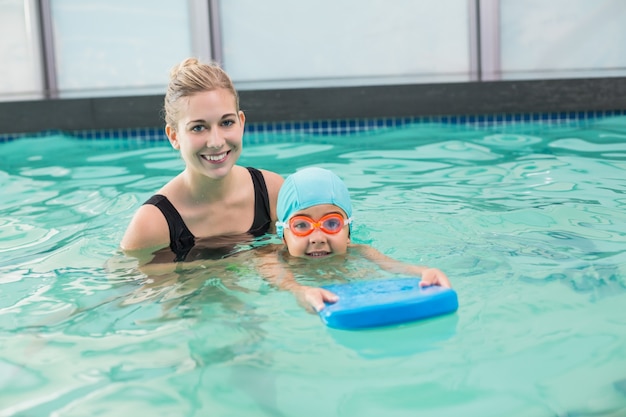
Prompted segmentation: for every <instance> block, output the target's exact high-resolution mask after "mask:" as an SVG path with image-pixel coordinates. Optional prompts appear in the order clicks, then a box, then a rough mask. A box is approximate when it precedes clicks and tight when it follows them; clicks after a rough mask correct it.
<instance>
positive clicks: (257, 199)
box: [246, 167, 272, 236]
mask: <svg viewBox="0 0 626 417" xmlns="http://www.w3.org/2000/svg"><path fill="white" fill-rule="evenodd" d="M246 169H247V170H248V172H250V176H251V177H252V184H253V185H254V221H253V222H252V227H250V230H248V233H250V234H251V235H253V236H262V235H264V234H265V233H267V231H268V230H269V228H270V226H271V225H272V217H271V215H270V198H269V195H268V193H267V185H266V184H265V178H264V177H263V173H262V172H261V171H259V170H258V169H256V168H252V167H246Z"/></svg>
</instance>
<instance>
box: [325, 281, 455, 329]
mask: <svg viewBox="0 0 626 417" xmlns="http://www.w3.org/2000/svg"><path fill="white" fill-rule="evenodd" d="M419 283H420V280H419V279H418V278H393V279H380V280H373V281H361V282H351V283H347V284H334V285H325V286H323V288H326V289H327V290H329V291H332V292H333V293H335V294H337V295H338V296H339V301H337V302H336V303H327V304H326V306H325V307H324V308H323V309H322V310H320V311H319V316H320V318H321V319H322V321H323V322H324V323H325V324H326V325H327V326H329V327H332V328H335V329H364V328H370V327H379V326H388V325H392V324H400V323H406V322H410V321H415V320H421V319H425V318H428V317H433V316H438V315H441V314H447V313H452V312H454V311H456V310H457V309H458V307H459V302H458V298H457V295H456V292H455V291H454V290H453V289H450V288H444V287H440V286H435V285H433V286H428V287H420V285H419Z"/></svg>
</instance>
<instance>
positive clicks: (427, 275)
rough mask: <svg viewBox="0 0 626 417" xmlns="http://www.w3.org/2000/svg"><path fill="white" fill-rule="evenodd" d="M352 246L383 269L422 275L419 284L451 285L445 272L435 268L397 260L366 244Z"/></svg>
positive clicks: (397, 272)
mask: <svg viewBox="0 0 626 417" xmlns="http://www.w3.org/2000/svg"><path fill="white" fill-rule="evenodd" d="M352 247H353V248H354V249H356V250H357V251H358V252H359V253H360V254H361V255H363V257H365V258H366V259H368V260H370V261H372V262H374V263H376V264H377V265H378V266H380V267H381V268H382V269H384V270H385V271H389V272H393V273H396V274H409V275H415V276H420V277H422V281H421V282H420V285H421V286H428V285H439V286H442V287H446V288H451V287H452V286H451V285H450V280H448V277H447V276H446V274H444V273H443V272H442V271H441V270H439V269H437V268H429V267H427V266H423V265H412V264H407V263H405V262H401V261H398V260H397V259H393V258H391V257H389V256H387V255H385V254H383V253H381V252H379V251H378V250H376V249H374V248H373V247H371V246H367V245H352Z"/></svg>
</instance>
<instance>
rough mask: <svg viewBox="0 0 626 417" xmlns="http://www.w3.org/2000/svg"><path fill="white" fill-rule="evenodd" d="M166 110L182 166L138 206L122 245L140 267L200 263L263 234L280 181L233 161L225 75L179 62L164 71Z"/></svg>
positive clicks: (238, 127) (237, 137)
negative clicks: (168, 77) (182, 262)
mask: <svg viewBox="0 0 626 417" xmlns="http://www.w3.org/2000/svg"><path fill="white" fill-rule="evenodd" d="M164 111H165V122H166V127H165V133H166V134H167V137H168V139H169V142H170V144H171V145H172V147H173V148H174V149H176V150H178V151H180V155H181V157H182V159H183V161H184V162H185V169H184V170H183V171H182V172H181V173H180V174H179V175H177V176H176V177H175V178H173V179H172V180H170V181H169V182H168V183H167V184H165V185H164V186H163V187H162V188H161V189H160V190H158V191H157V192H156V194H155V195H153V196H152V197H151V198H149V199H148V200H147V201H146V202H145V203H144V204H143V205H142V206H141V207H139V209H138V210H137V212H136V213H135V216H134V217H133V219H132V220H131V222H130V224H129V226H128V228H127V230H126V233H125V234H124V237H123V238H122V241H121V244H120V246H121V248H122V249H123V250H124V251H125V252H126V253H127V254H129V253H130V254H132V255H133V256H135V257H136V258H138V259H139V261H140V264H146V263H148V262H150V263H153V264H160V263H171V262H180V261H191V260H201V259H207V258H210V257H214V258H215V257H221V256H223V255H224V253H228V251H229V250H231V249H232V247H233V245H234V244H236V243H237V242H242V241H247V240H250V239H251V238H252V237H256V236H262V235H263V234H265V233H266V232H268V230H269V229H270V226H272V224H273V222H274V221H275V220H276V198H277V195H278V190H279V189H280V186H281V184H282V182H283V178H282V177H281V176H280V175H278V174H277V173H274V172H270V171H265V170H257V169H254V168H244V167H241V166H237V165H236V162H237V160H238V159H239V156H240V155H241V149H242V137H243V132H244V125H245V116H244V113H243V112H242V111H241V110H240V109H239V99H238V95H237V92H236V90H235V87H234V86H233V83H232V82H231V80H230V78H229V77H228V75H227V74H226V73H225V72H224V71H223V70H222V69H221V68H220V67H218V66H217V65H213V64H204V63H201V62H199V61H198V60H197V59H195V58H188V59H186V60H184V61H183V62H182V63H180V65H178V66H176V67H175V68H174V69H172V71H171V73H170V83H169V86H168V88H167V92H166V94H165V105H164ZM223 236H226V237H227V238H226V239H221V238H220V237H223ZM220 239H221V240H220ZM213 252H216V253H217V256H215V254H213V255H212V253H213Z"/></svg>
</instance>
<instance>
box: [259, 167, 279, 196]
mask: <svg viewBox="0 0 626 417" xmlns="http://www.w3.org/2000/svg"><path fill="white" fill-rule="evenodd" d="M259 171H261V173H262V174H263V178H264V179H265V184H266V186H267V189H268V191H269V192H270V193H271V194H272V193H276V195H278V190H279V189H280V187H281V186H282V185H283V182H284V181H285V179H284V178H283V177H282V176H281V175H280V174H278V173H276V172H274V171H268V170H266V169H259Z"/></svg>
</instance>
